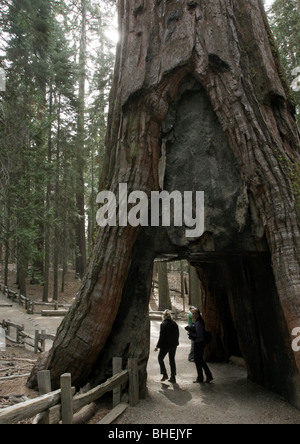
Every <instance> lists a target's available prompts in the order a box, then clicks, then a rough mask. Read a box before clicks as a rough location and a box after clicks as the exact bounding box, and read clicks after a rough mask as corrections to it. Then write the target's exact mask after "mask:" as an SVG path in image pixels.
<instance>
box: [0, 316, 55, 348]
mask: <svg viewBox="0 0 300 444" xmlns="http://www.w3.org/2000/svg"><path fill="white" fill-rule="evenodd" d="M0 326H2V328H3V329H4V331H5V336H6V338H7V339H8V340H9V341H11V342H14V343H16V344H20V345H25V344H26V345H28V346H29V347H32V348H33V350H34V353H39V352H44V351H45V349H46V340H50V341H54V340H55V337H56V336H55V335H51V334H48V333H47V332H46V330H42V331H41V332H40V330H35V334H34V336H31V335H30V334H28V333H26V332H25V331H24V325H19V324H16V323H14V322H11V321H6V320H3V321H2V322H0ZM13 329H14V333H13V332H12V330H13Z"/></svg>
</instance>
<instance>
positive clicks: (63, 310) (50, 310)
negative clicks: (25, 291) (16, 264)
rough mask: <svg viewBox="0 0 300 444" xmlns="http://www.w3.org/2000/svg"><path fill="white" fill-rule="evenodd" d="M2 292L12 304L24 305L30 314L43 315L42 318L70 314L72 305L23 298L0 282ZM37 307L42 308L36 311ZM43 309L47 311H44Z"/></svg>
mask: <svg viewBox="0 0 300 444" xmlns="http://www.w3.org/2000/svg"><path fill="white" fill-rule="evenodd" d="M0 291H2V293H3V294H4V295H5V296H6V297H7V298H8V299H9V300H11V301H12V302H15V303H18V304H19V305H22V306H23V307H24V309H25V310H26V312H27V313H28V314H35V313H37V314H41V315H42V316H64V315H66V314H67V313H68V310H69V308H70V306H71V305H70V304H59V303H58V302H57V301H54V302H40V301H32V300H31V299H30V298H28V297H27V296H23V295H22V294H20V293H17V292H16V291H13V290H10V289H9V288H8V287H7V286H6V285H4V284H2V283H1V282H0ZM36 307H41V309H40V310H36ZM43 307H44V308H45V309H43Z"/></svg>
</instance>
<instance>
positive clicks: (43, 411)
mask: <svg viewBox="0 0 300 444" xmlns="http://www.w3.org/2000/svg"><path fill="white" fill-rule="evenodd" d="M114 362H117V363H118V364H117V367H118V365H119V363H120V358H114ZM38 381H39V390H40V393H42V395H41V396H39V397H38V398H35V399H31V400H29V401H25V402H22V403H20V404H17V405H15V406H12V407H7V408H5V409H2V410H1V409H0V424H15V423H17V422H19V421H23V420H25V419H28V418H32V417H34V416H36V415H39V420H38V422H39V423H43V424H59V423H60V421H61V423H62V424H73V417H74V414H75V413H76V412H79V411H80V410H81V409H82V408H84V407H85V406H87V405H90V404H91V403H93V402H95V401H98V400H99V399H100V398H101V397H102V396H103V395H104V394H105V393H108V392H110V391H114V404H115V405H114V407H118V406H120V401H121V389H120V387H121V386H122V385H123V384H125V383H126V382H129V388H128V397H129V404H130V405H132V406H135V405H137V404H138V402H139V368H138V364H137V359H129V360H128V368H127V369H126V370H122V371H120V372H118V373H117V374H115V375H114V376H112V377H111V378H110V379H108V380H107V381H106V382H105V383H103V384H101V385H99V386H98V387H95V388H93V389H92V390H90V391H88V392H87V393H81V394H76V395H75V396H74V393H75V389H74V388H73V387H72V385H71V374H69V373H67V374H64V375H62V376H61V380H60V384H61V388H60V389H59V390H56V391H53V392H52V391H51V377H50V372H49V371H48V370H45V371H42V372H39V374H38ZM49 389H50V392H49V393H43V392H45V391H47V390H49ZM116 392H117V393H119V395H118V397H116ZM123 406H124V405H123V404H122V406H121V408H118V414H119V413H120V412H122V411H123V410H124V407H123ZM109 417H110V419H109V421H111V420H113V418H114V417H112V418H111V412H110V414H109ZM101 423H102V424H105V423H108V422H107V421H106V419H105V418H104V420H102V421H101Z"/></svg>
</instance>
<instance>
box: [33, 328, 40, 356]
mask: <svg viewBox="0 0 300 444" xmlns="http://www.w3.org/2000/svg"><path fill="white" fill-rule="evenodd" d="M39 339H40V331H39V330H35V331H34V353H35V354H38V352H39Z"/></svg>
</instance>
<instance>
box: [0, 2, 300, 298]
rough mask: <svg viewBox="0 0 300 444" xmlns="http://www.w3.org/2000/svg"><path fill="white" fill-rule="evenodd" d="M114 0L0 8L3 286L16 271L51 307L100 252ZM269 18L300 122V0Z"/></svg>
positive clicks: (275, 8) (22, 286)
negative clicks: (69, 279)
mask: <svg viewBox="0 0 300 444" xmlns="http://www.w3.org/2000/svg"><path fill="white" fill-rule="evenodd" d="M116 3H117V0H2V1H1V4H0V77H1V76H2V79H0V80H2V82H0V264H1V275H0V281H1V282H3V283H4V284H5V285H7V283H8V273H9V264H15V265H16V267H15V270H16V282H17V285H18V287H19V290H20V293H22V294H24V295H26V286H27V283H28V280H30V282H31V283H32V284H35V285H39V286H42V288H43V301H45V302H47V301H48V300H49V299H54V300H58V299H59V295H60V294H61V293H62V292H63V291H64V284H65V276H66V273H67V271H68V268H70V269H74V278H75V277H76V278H79V279H81V278H82V277H83V275H84V273H85V270H86V267H87V263H88V260H89V256H90V253H91V251H92V248H93V240H94V235H95V230H96V229H97V228H96V212H97V209H98V207H97V204H96V196H97V194H98V191H99V190H98V184H99V179H100V175H101V172H102V163H103V156H104V151H105V133H106V123H107V114H108V99H109V91H110V87H111V82H112V76H113V69H114V60H115V47H116V39H115V36H116V29H115V27H116ZM268 18H269V22H270V26H271V28H272V31H273V34H274V37H275V40H276V44H277V46H278V48H279V52H280V57H281V61H282V65H283V67H284V69H285V71H286V75H287V78H288V81H289V84H290V85H291V94H293V96H294V101H295V106H296V110H297V119H298V122H299V123H300V52H299V43H300V3H299V1H298V0H275V2H274V3H273V4H272V6H271V7H270V8H268ZM3 77H4V78H3ZM1 86H2V87H1ZM1 89H2V91H1ZM299 194H300V189H299ZM180 267H181V272H182V271H183V270H182V264H181V265H180ZM59 270H61V271H62V272H61V273H59ZM165 271H166V270H165ZM50 277H51V279H52V280H53V287H51V291H50V290H49V279H50Z"/></svg>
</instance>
